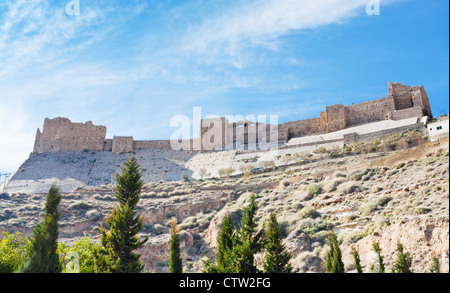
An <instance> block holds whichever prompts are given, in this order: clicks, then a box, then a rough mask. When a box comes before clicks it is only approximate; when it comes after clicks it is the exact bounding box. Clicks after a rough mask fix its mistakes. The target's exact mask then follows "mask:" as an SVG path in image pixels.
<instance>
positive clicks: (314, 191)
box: [305, 184, 323, 196]
mask: <svg viewBox="0 0 450 293" xmlns="http://www.w3.org/2000/svg"><path fill="white" fill-rule="evenodd" d="M305 191H306V192H307V193H308V194H309V195H311V196H316V195H319V194H321V193H322V191H323V185H322V184H314V185H310V186H308V187H306V189H305Z"/></svg>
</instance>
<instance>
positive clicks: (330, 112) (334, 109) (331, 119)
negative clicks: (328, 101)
mask: <svg viewBox="0 0 450 293" xmlns="http://www.w3.org/2000/svg"><path fill="white" fill-rule="evenodd" d="M325 113H326V124H327V128H326V129H327V132H334V131H338V130H341V129H345V127H347V115H346V113H345V108H344V105H342V104H338V105H334V106H329V107H326V112H325Z"/></svg>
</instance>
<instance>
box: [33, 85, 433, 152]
mask: <svg viewBox="0 0 450 293" xmlns="http://www.w3.org/2000/svg"><path fill="white" fill-rule="evenodd" d="M422 117H429V118H431V117H432V113H431V108H430V102H429V100H428V96H427V93H426V91H425V89H424V87H423V86H413V87H411V86H405V85H403V84H400V83H389V93H388V96H387V97H385V98H381V99H376V100H371V101H367V102H364V103H359V104H354V105H350V106H344V105H343V104H337V105H333V106H329V107H326V109H325V112H321V113H320V117H318V118H312V119H305V120H298V121H293V122H287V123H284V124H281V125H270V124H267V125H266V124H264V123H255V122H251V121H238V122H234V123H229V121H228V120H227V119H226V118H212V119H202V120H201V123H200V137H199V138H197V139H189V140H186V141H180V142H179V143H182V144H183V145H184V146H185V148H184V149H186V150H198V151H204V150H226V149H236V148H239V147H242V148H243V149H245V147H246V146H248V145H249V144H250V143H251V142H255V143H256V144H264V143H267V142H268V140H269V138H273V137H275V138H276V141H277V142H278V143H280V144H283V143H286V142H288V141H289V140H291V139H293V138H298V137H305V136H311V135H319V134H326V133H332V132H336V131H339V130H343V129H346V128H349V127H354V126H358V125H364V124H367V123H372V122H377V121H383V120H394V121H396V120H403V119H408V118H417V119H420V118H422ZM213 130H215V131H213ZM274 134H276V136H274ZM269 141H270V140H269ZM172 142H173V141H172ZM272 142H273V140H272ZM171 145H172V144H171V141H170V140H145V141H135V140H134V139H133V137H123V136H114V137H113V138H112V139H106V127H105V126H97V125H94V124H93V123H92V122H91V121H89V122H87V123H84V124H83V123H72V122H71V121H70V120H69V119H67V118H55V119H48V118H47V119H45V122H44V128H43V131H42V132H41V131H40V129H38V130H37V134H36V140H35V144H34V150H33V153H32V155H36V154H42V153H51V152H64V151H85V150H89V151H111V152H112V153H122V152H131V151H134V150H145V149H171ZM248 149H250V148H248Z"/></svg>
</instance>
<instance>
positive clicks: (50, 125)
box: [34, 118, 106, 153]
mask: <svg viewBox="0 0 450 293" xmlns="http://www.w3.org/2000/svg"><path fill="white" fill-rule="evenodd" d="M105 138H106V127H105V126H96V125H94V124H92V122H91V121H88V122H86V123H72V122H71V121H70V120H69V119H67V118H55V119H48V118H46V119H45V121H44V128H43V131H42V133H41V132H40V130H39V129H38V131H37V134H36V141H35V146H34V152H35V153H46V152H57V151H83V150H93V151H97V150H103V149H104V142H105Z"/></svg>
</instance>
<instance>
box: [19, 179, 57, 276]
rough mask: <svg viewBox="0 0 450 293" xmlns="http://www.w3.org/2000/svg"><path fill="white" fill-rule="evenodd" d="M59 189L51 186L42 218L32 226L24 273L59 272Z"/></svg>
mask: <svg viewBox="0 0 450 293" xmlns="http://www.w3.org/2000/svg"><path fill="white" fill-rule="evenodd" d="M61 198H62V197H61V193H60V191H59V189H58V188H57V187H55V186H52V187H51V188H50V190H49V193H48V195H47V202H46V204H45V216H44V220H43V221H42V222H40V223H39V224H37V225H36V226H35V227H34V228H33V239H32V243H31V245H32V246H31V247H32V248H31V259H30V260H29V261H28V262H27V264H26V265H25V266H24V269H23V272H24V273H60V272H61V271H62V267H61V263H60V262H59V255H58V253H57V251H56V250H57V249H58V237H59V229H58V220H59V218H60V214H59V211H58V207H59V204H60V203H61Z"/></svg>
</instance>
